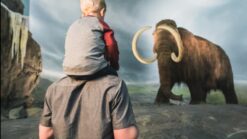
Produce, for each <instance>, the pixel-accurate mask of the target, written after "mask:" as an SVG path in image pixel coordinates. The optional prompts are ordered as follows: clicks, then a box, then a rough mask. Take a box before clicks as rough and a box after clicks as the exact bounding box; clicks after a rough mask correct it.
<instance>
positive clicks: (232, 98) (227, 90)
mask: <svg viewBox="0 0 247 139" xmlns="http://www.w3.org/2000/svg"><path fill="white" fill-rule="evenodd" d="M221 90H222V92H223V94H224V96H225V100H226V103H227V104H238V99H237V96H236V93H235V90H234V86H233V83H232V84H231V85H229V86H228V87H222V89H221Z"/></svg>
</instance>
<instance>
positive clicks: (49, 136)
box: [39, 124, 53, 139]
mask: <svg viewBox="0 0 247 139" xmlns="http://www.w3.org/2000/svg"><path fill="white" fill-rule="evenodd" d="M39 139H53V129H52V128H51V127H46V126H43V125H41V124H40V125H39Z"/></svg>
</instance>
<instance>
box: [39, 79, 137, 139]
mask: <svg viewBox="0 0 247 139" xmlns="http://www.w3.org/2000/svg"><path fill="white" fill-rule="evenodd" d="M40 124H41V125H44V126H48V127H52V128H53V130H54V135H55V137H56V138H58V139H60V138H62V139H68V138H78V139H102V138H104V139H113V136H114V135H113V130H114V129H122V128H127V127H129V126H131V125H134V124H135V118H134V114H133V110H132V107H131V103H130V98H129V95H128V91H127V88H126V85H125V83H124V82H123V81H122V80H120V79H119V78H118V77H117V76H110V75H108V76H104V77H100V78H98V79H95V80H91V81H84V80H74V79H73V78H70V77H64V78H62V79H60V80H59V81H57V82H55V83H53V84H52V85H51V86H50V87H49V88H48V90H47V93H46V98H45V104H44V111H43V114H42V117H41V121H40Z"/></svg>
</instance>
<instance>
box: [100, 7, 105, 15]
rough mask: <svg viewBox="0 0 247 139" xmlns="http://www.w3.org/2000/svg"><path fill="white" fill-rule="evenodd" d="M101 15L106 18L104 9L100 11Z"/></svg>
mask: <svg viewBox="0 0 247 139" xmlns="http://www.w3.org/2000/svg"><path fill="white" fill-rule="evenodd" d="M100 15H101V16H105V8H102V9H101V10H100Z"/></svg>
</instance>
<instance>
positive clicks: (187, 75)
mask: <svg viewBox="0 0 247 139" xmlns="http://www.w3.org/2000/svg"><path fill="white" fill-rule="evenodd" d="M149 28H151V27H143V28H141V29H140V30H139V31H138V32H137V33H136V34H135V36H134V38H133V42H132V50H133V53H134V55H135V57H136V58H137V60H138V61H140V62H141V63H143V64H150V63H152V62H154V61H155V60H157V61H158V69H159V77H160V88H159V90H158V94H157V96H156V100H155V102H157V103H167V102H169V99H173V100H179V101H181V100H182V96H181V95H175V94H173V93H172V91H171V89H172V87H173V85H174V84H175V83H185V84H187V86H188V88H189V90H190V95H191V101H190V103H191V104H198V103H205V102H206V97H207V93H209V92H210V90H212V89H214V90H215V89H219V90H221V91H222V92H223V94H224V97H225V100H226V103H228V104H229V103H230V104H237V103H238V100H237V97H236V93H235V90H234V84H233V73H232V68H231V64H230V61H229V58H228V56H227V55H226V53H225V52H224V50H223V49H221V48H220V47H219V46H218V45H216V44H214V43H212V42H210V41H208V40H206V39H204V38H202V37H199V36H196V35H193V34H192V33H191V32H189V31H188V30H186V29H184V28H181V27H178V28H177V25H176V23H175V22H174V21H173V20H162V21H160V22H159V23H157V24H156V28H155V31H154V33H153V37H154V47H153V52H154V56H153V57H151V58H143V57H141V56H140V54H139V53H138V51H137V40H138V38H139V37H140V35H141V34H142V33H143V32H144V31H146V30H148V29H149Z"/></svg>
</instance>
